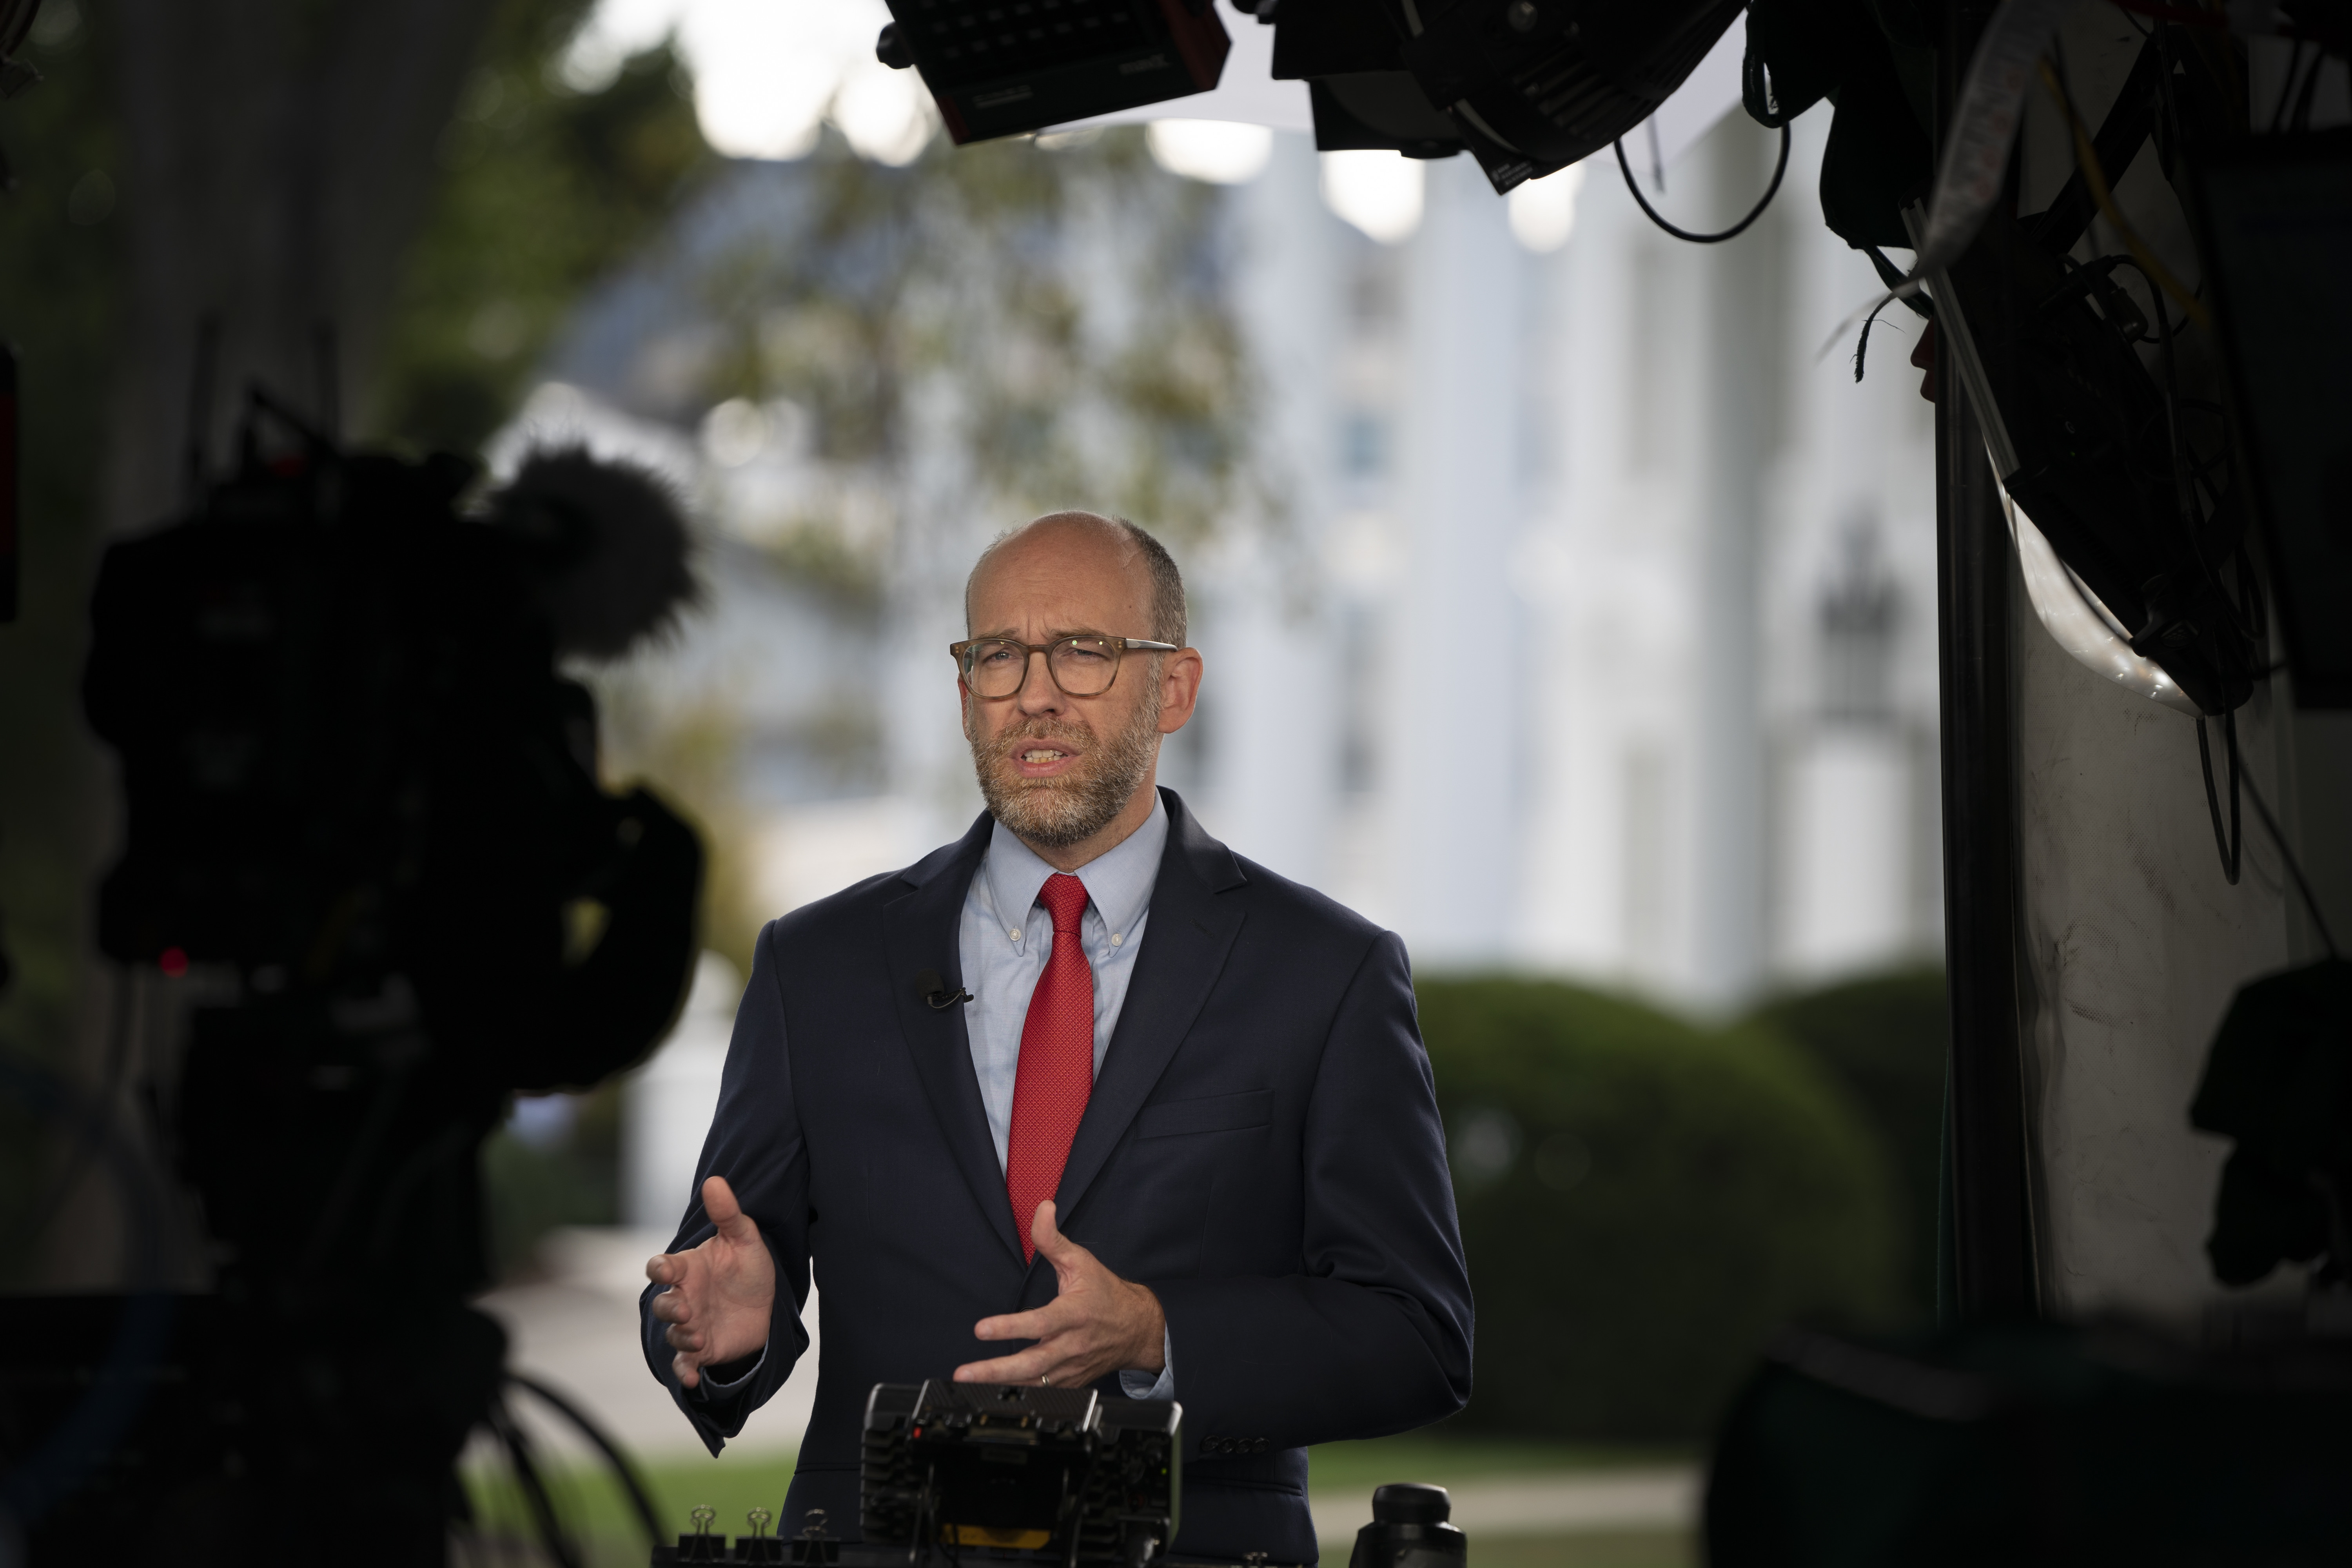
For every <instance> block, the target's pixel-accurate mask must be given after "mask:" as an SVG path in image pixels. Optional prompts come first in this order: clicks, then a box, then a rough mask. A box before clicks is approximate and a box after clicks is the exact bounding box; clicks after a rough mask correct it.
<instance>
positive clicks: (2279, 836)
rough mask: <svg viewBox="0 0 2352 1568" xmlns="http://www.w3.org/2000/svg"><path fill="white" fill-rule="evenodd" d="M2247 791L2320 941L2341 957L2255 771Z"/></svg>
mask: <svg viewBox="0 0 2352 1568" xmlns="http://www.w3.org/2000/svg"><path fill="white" fill-rule="evenodd" d="M2246 793H2247V794H2248V795H2252V797H2253V802H2254V815H2255V816H2259V817H2261V818H2262V819H2263V827H2264V828H2266V829H2268V830H2269V833H2270V836H2271V842H2272V843H2273V844H2275V845H2277V846H2278V852H2279V858H2280V859H2282V860H2284V861H2285V862H2286V874H2287V875H2288V876H2290V877H2292V878H2294V890H2295V891H2296V892H2298V893H2301V894H2302V895H2303V907H2304V908H2305V909H2306V910H2310V911H2311V923H2312V924H2313V925H2314V926H2315V927H2317V928H2318V931H2319V942H2320V945H2321V946H2323V947H2325V948H2326V949H2327V956H2328V957H2330V958H2334V959H2341V958H2342V957H2343V956H2344V952H2343V950H2342V949H2340V948H2338V947H2337V946H2336V933H2335V932H2334V931H2329V930H2328V929H2327V917H2326V915H2324V914H2321V913H2320V912H2319V898H2318V895H2316V894H2315V893H2314V892H2313V891H2312V890H2311V883H2310V882H2309V881H2307V880H2305V878H2304V875H2303V868H2302V867H2301V866H2300V865H2298V864H2296V862H2295V858H2294V850H2292V849H2290V848H2288V847H2287V843H2286V835H2285V834H2284V833H2281V832H2280V831H2279V825H2278V818H2276V817H2274V816H2272V815H2271V808H2270V806H2269V805H2266V804H2265V803H2264V802H2263V792H2262V791H2260V790H2258V789H2256V788H2255V787H2254V778H2253V775H2252V773H2248V774H2247V775H2246Z"/></svg>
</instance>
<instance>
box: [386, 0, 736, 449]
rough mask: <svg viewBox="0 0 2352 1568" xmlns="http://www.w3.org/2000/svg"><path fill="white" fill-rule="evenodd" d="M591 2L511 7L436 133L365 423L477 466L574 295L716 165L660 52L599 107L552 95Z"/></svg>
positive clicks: (634, 62)
mask: <svg viewBox="0 0 2352 1568" xmlns="http://www.w3.org/2000/svg"><path fill="white" fill-rule="evenodd" d="M588 9H589V5H588V3H587V0H505V4H503V5H501V6H500V7H499V11H498V13H497V16H496V19H495V20H494V21H493V22H492V24H491V26H490V28H489V32H488V37H487V38H486V39H485V41H484V46H483V50H482V57H481V59H480V61H479V63H478V65H477V66H476V67H475V68H474V72H473V75H472V77H471V79H469V80H468V81H467V86H466V89H465V92H464V94H463V96H462V97H461V98H460V100H459V102H458V109H457V116H456V118H455V119H454V120H452V121H451V122H450V124H449V126H448V129H447V130H446V132H444V134H443V136H442V140H441V146H440V151H439V157H440V163H441V167H442V170H443V174H442V177H441V184H440V188H439V190H438V192H437V193H436V196H435V199H434V202H433V205H432V208H431V210H430V212H429V214H428V216H427V217H426V220H425V228H424V231H423V233H422V234H420V235H419V236H418V237H417V240H416V243H415V247H414V248H413V250H412V251H411V254H410V257H409V259H408V263H407V267H406V268H405V272H404V279H403V282H402V287H401V290H400V294H399V299H398V303H397V305H396V307H395V310H394V319H393V323H392V327H391V330H390V331H389V332H388V333H387V334H386V344H385V353H384V365H383V377H382V381H381V384H379V385H378V387H377V388H376V390H375V395H374V399H373V420H372V423H373V426H374V428H375V430H376V432H377V433H378V434H379V435H380V436H382V437H388V438H390V439H392V440H394V441H397V442H400V443H403V444H405V445H408V446H412V447H420V448H440V449H443V450H447V451H456V452H472V451H474V450H476V449H477V448H478V447H480V446H481V444H482V442H483V441H484V440H485V439H487V438H488V437H489V435H490V434H491V433H492V432H493V431H495V430H497V429H498V428H499V426H501V425H503V424H504V423H505V422H506V421H507V419H508V418H509V416H512V414H513V413H514V411H515V407H516V405H517V402H518V400H519V399H520V396H521V395H522V394H523V393H524V392H525V391H527V390H528V384H529V378H530V374H531V372H532V370H533V369H534V368H535V366H536V365H537V364H538V363H539V362H540V359H541V355H542V354H543V353H544V352H545V350H546V348H547V346H548V344H549V342H550V341H551V339H552V338H553V337H554V335H555V333H556V332H557V331H558V330H559V329H560V328H561V327H562V324H563V322H564V321H565V320H566V319H567V318H568V316H569V315H570V313H571V311H572V308H573V306H574V305H575V304H576V303H577V301H578V300H579V299H580V297H581V295H582V294H583V291H584V290H585V289H587V288H588V287H589V285H591V284H592V283H593V282H595V281H596V280H597V279H599V278H601V277H603V276H604V274H606V273H607V272H609V271H611V270H612V269H613V268H614V267H616V266H617V265H619V264H620V263H621V262H622V261H624V260H625V259H626V258H630V257H631V256H633V255H635V253H636V252H637V251H638V250H640V249H641V248H642V247H645V246H646V245H647V244H648V243H650V242H652V241H653V240H654V238H655V237H656V236H657V235H658V234H659V233H660V232H661V229H662V227H663V226H664V225H665V224H666V223H667V221H668V220H669V219H670V217H671V216H673V215H674V214H675V213H677V210H678V209H679V206H680V205H681V204H682V203H683V202H684V201H685V200H686V198H687V197H688V196H689V195H691V194H692V193H693V192H694V191H695V190H696V189H697V188H698V186H699V185H700V184H701V183H702V182H703V181H704V180H705V179H707V178H708V177H709V175H710V174H711V173H712V172H713V171H714V170H715V169H716V168H718V167H719V160H718V159H717V157H716V156H715V155H714V154H713V153H711V152H710V149H709V147H708V146H707V145H706V144H705V143H704V142H703V140H702V132H701V131H700V130H699V129H698V126H697V125H696V123H695V118H694V107H693V101H692V85H691V83H690V82H689V81H688V78H687V76H686V73H685V71H684V68H682V67H681V66H680V65H679V63H678V61H677V58H676V56H675V55H674V54H673V53H672V51H671V50H670V49H669V48H668V47H660V48H656V49H652V50H648V51H647V52H646V53H645V54H642V55H639V56H637V57H636V58H634V59H631V60H629V61H627V62H625V64H624V65H623V66H622V68H621V69H620V72H619V74H618V75H616V76H615V77H614V79H613V80H612V81H611V82H610V83H608V84H607V85H605V86H604V87H603V88H602V89H598V90H596V91H593V92H583V91H578V90H575V89H572V88H571V87H568V86H566V85H565V84H564V82H563V79H562V76H561V75H560V74H559V71H558V62H559V61H560V59H561V57H562V52H563V48H564V46H565V45H566V44H567V43H568V42H569V41H570V39H571V37H572V34H573V33H574V32H575V31H577V30H578V27H579V25H580V23H581V21H582V19H583V16H585V14H586V12H587V11H588Z"/></svg>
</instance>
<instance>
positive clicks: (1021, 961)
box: [957, 792, 1176, 1399]
mask: <svg viewBox="0 0 2352 1568" xmlns="http://www.w3.org/2000/svg"><path fill="white" fill-rule="evenodd" d="M1167 847H1168V806H1167V803H1165V802H1164V801H1162V800H1160V798H1159V796H1158V795H1157V793H1156V792H1155V794H1154V795H1153V797H1152V801H1151V815H1150V816H1149V817H1146V818H1145V819H1144V823H1143V826H1140V827H1139V828H1137V829H1136V830H1135V831H1134V832H1133V833H1130V834H1129V835H1128V836H1127V837H1125V838H1123V839H1121V840H1120V841H1119V843H1118V846H1117V847H1115V848H1112V849H1110V850H1108V852H1106V853H1104V854H1102V855H1099V856H1097V857H1096V858H1094V859H1092V860H1089V861H1087V863H1086V864H1085V865H1083V866H1081V867H1079V868H1077V869H1076V871H1074V872H1072V873H1071V875H1073V876H1075V877H1076V878H1077V879H1078V880H1079V881H1081V882H1083V883H1085V884H1086V889H1087V908H1086V912H1085V913H1084V914H1082V915H1080V916H1079V917H1078V945H1079V946H1080V947H1082V948H1083V949H1085V951H1086V955H1087V967H1088V968H1090V969H1092V970H1093V971H1094V976H1095V1076H1097V1078H1099V1077H1100V1076H1102V1064H1103V1053H1104V1052H1105V1051H1107V1050H1108V1049H1109V1048H1110V1037H1111V1031H1112V1030H1114V1029H1116V1028H1118V1013H1119V1009H1120V1007H1122V1006H1123V1005H1125V1004H1126V1002H1127V984H1128V982H1129V980H1131V979H1133V978H1134V975H1135V955H1136V952H1137V951H1138V950H1139V948H1141V947H1142V945H1143V926H1144V921H1146V920H1147V919H1148V918H1149V917H1150V913H1151V889H1153V888H1154V887H1155V886H1157V885H1158V883H1159V881H1160V854H1161V852H1162V851H1163V850H1164V849H1166V848H1167ZM1052 875H1054V868H1053V867H1051V866H1049V865H1047V864H1046V863H1045V861H1044V860H1042V859H1040V858H1038V855H1037V852H1036V851H1035V850H1034V849H1032V848H1030V847H1029V846H1027V845H1026V844H1024V843H1022V842H1021V840H1020V839H1018V838H1016V837H1013V833H1012V830H1011V829H1009V828H1007V827H1006V826H1004V824H1003V823H1001V822H1000V823H998V824H996V825H995V827H994V830H993V831H992V834H991V836H990V837H989V841H988V855H987V858H985V859H983V860H982V861H981V863H980V869H979V871H978V872H976V873H974V875H973V877H972V879H971V888H970V889H968V890H967V891H966V892H965V894H964V899H963V920H962V923H961V928H960V929H959V931H958V933H957V956H958V958H959V959H960V960H961V963H962V965H963V985H964V989H965V990H967V991H969V992H971V1001H969V1002H967V1003H965V1004H964V1005H963V1026H964V1031H965V1033H966V1034H967V1035H968V1036H969V1037H970V1038H971V1068H972V1072H973V1073H974V1074H975V1075H976V1076H977V1077H978V1078H979V1079H980V1102H981V1105H982V1107H983V1108H984V1109H985V1110H987V1112H988V1135H989V1136H990V1137H991V1138H992V1139H993V1140H995V1142H996V1168H997V1169H998V1170H999V1171H1002V1170H1003V1169H1004V1161H1005V1150H1006V1148H1007V1146H1008V1145H1009V1142H1010V1141H1011V1139H1012V1135H1013V1085H1014V1083H1015V1082H1016V1081H1017V1080H1018V1079H1019V1077H1020V1072H1021V1030H1022V1027H1023V1026H1024V1025H1025V1024H1026V1023H1027V1022H1028V1019H1029V998H1030V997H1031V995H1032V994H1034V993H1035V991H1036V989H1037V981H1038V979H1039V977H1040V976H1042V975H1043V974H1044V973H1045V961H1046V960H1047V959H1048V958H1050V957H1052V956H1053V952H1054V917H1053V916H1052V915H1051V914H1049V913H1047V912H1046V910H1045V905H1043V904H1041V903H1039V902H1038V901H1037V895H1038V894H1039V893H1040V892H1042V891H1044V890H1045V879H1046V878H1048V877H1050V876H1052ZM1173 1349H1174V1347H1173V1346H1172V1345H1171V1344H1170V1343H1169V1342H1168V1338H1167V1335H1166V1334H1165V1333H1164V1332H1163V1333H1162V1335H1161V1338H1160V1353H1161V1356H1162V1357H1163V1361H1162V1363H1161V1368H1160V1376H1159V1378H1158V1380H1157V1381H1154V1380H1153V1379H1152V1378H1151V1377H1150V1374H1148V1373H1139V1372H1122V1373H1119V1374H1118V1383H1119V1387H1120V1389H1121V1390H1122V1391H1123V1392H1124V1393H1125V1394H1127V1396H1128V1397H1129V1399H1173V1398H1175V1397H1176V1358H1175V1356H1174V1354H1173V1353H1172V1352H1173Z"/></svg>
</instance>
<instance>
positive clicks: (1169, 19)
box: [874, 0, 1233, 147]
mask: <svg viewBox="0 0 2352 1568" xmlns="http://www.w3.org/2000/svg"><path fill="white" fill-rule="evenodd" d="M889 5H890V15H891V16H892V17H893V18H894V20H893V21H892V22H891V24H890V25H889V26H887V27H885V28H883V29H882V36H881V37H880V38H879V39H878V40H877V42H876V44H875V47H874V54H875V58H877V59H879V60H880V61H881V62H882V63H883V64H884V65H886V66H889V67H891V68H894V69H899V70H904V69H906V68H908V67H909V66H911V67H913V68H915V69H916V70H918V71H919V72H920V73H922V78H923V85H924V86H925V87H927V88H929V89H930V94H931V98H932V100H934V101H936V102H937V103H938V104H939V106H940V118H941V119H943V120H945V121H947V127H948V134H949V135H950V137H952V138H953V139H954V141H955V143H956V145H958V146H960V147H961V146H962V145H964V144H965V143H967V142H986V141H989V140H991V139H992V138H994V137H998V136H1015V135H1019V134H1021V133H1022V132H1030V131H1042V130H1044V129H1045V128H1046V127H1047V126H1052V125H1066V124H1068V123H1069V122H1070V121H1074V120H1084V119H1087V117H1089V116H1091V115H1097V114H1108V113H1111V112H1113V111H1115V110H1121V109H1134V108H1136V107H1138V106H1139V105H1142V104H1146V103H1160V102H1162V101H1164V100H1168V99H1171V98H1182V97H1185V96H1187V95H1189V94H1192V93H1196V92H1206V91H1207V90H1208V89H1211V88H1213V87H1214V86H1216V85H1217V79H1218V77H1219V76H1220V75H1221V74H1223V70H1224V66H1225V56H1226V54H1227V52H1228V51H1229V50H1230V49H1231V48H1232V47H1233V46H1232V40H1231V39H1230V38H1228V37H1226V35H1225V29H1224V25H1223V23H1221V22H1219V21H1218V20H1217V15H1216V11H1215V9H1214V8H1213V5H1212V4H1211V0H1022V3H1019V4H1013V3H1009V0H889Z"/></svg>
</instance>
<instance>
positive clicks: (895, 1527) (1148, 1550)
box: [859, 1378, 1183, 1568]
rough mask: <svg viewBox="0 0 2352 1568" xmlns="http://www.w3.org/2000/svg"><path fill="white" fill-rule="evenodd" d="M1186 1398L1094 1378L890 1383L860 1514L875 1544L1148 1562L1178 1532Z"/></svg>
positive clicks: (913, 1550) (876, 1421) (873, 1437)
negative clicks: (1120, 1389)
mask: <svg viewBox="0 0 2352 1568" xmlns="http://www.w3.org/2000/svg"><path fill="white" fill-rule="evenodd" d="M1182 1420H1183V1407H1182V1406H1181V1405H1175V1404H1172V1403H1169V1402H1166V1401H1160V1400H1142V1399H1106V1398H1104V1397H1103V1396H1102V1395H1100V1394H1097V1393H1095V1392H1094V1391H1093V1390H1092V1389H1081V1388H1043V1387H1029V1386H1026V1385H1023V1384H958V1383H944V1382H940V1380H938V1379H936V1378H935V1379H931V1380H929V1381H928V1382H925V1383H921V1384H893V1383H884V1384H876V1385H875V1388H874V1392H873V1394H872V1395H871V1396H870V1397H868V1399H867V1400H866V1437H865V1447H864V1452H863V1456H862V1460H861V1464H860V1467H859V1468H860V1472H861V1473H860V1477H859V1513H860V1515H861V1522H862V1525H863V1529H864V1534H865V1537H866V1545H867V1546H868V1547H869V1548H870V1547H877V1546H879V1547H893V1546H895V1547H898V1548H900V1549H902V1550H903V1551H904V1552H905V1553H906V1556H905V1557H904V1558H903V1559H902V1561H906V1562H913V1563H919V1562H923V1561H925V1560H927V1559H929V1557H930V1556H931V1555H932V1553H933V1552H934V1551H937V1552H940V1553H941V1554H943V1555H944V1556H946V1557H947V1558H948V1559H949V1560H950V1562H954V1561H957V1560H958V1559H959V1558H960V1556H961V1552H963V1551H964V1550H967V1549H971V1548H982V1549H985V1551H986V1554H987V1555H988V1556H990V1557H991V1558H992V1559H996V1558H1002V1557H1003V1556H1005V1555H1006V1554H1007V1553H1010V1554H1012V1555H1013V1557H1014V1558H1016V1559H1017V1560H1022V1561H1028V1562H1034V1563H1061V1564H1063V1565H1064V1568H1076V1565H1077V1564H1079V1563H1118V1564H1122V1565H1125V1568H1143V1565H1144V1564H1147V1563H1156V1562H1158V1561H1160V1559H1162V1558H1164V1557H1165V1556H1166V1555H1167V1552H1168V1547H1169V1543H1170V1542H1172V1541H1173V1540H1174V1539H1175V1536H1176V1522H1177V1517H1178V1496H1179V1490H1180V1487H1181V1475H1180V1458H1179V1437H1180V1433H1181V1429H1182Z"/></svg>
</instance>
